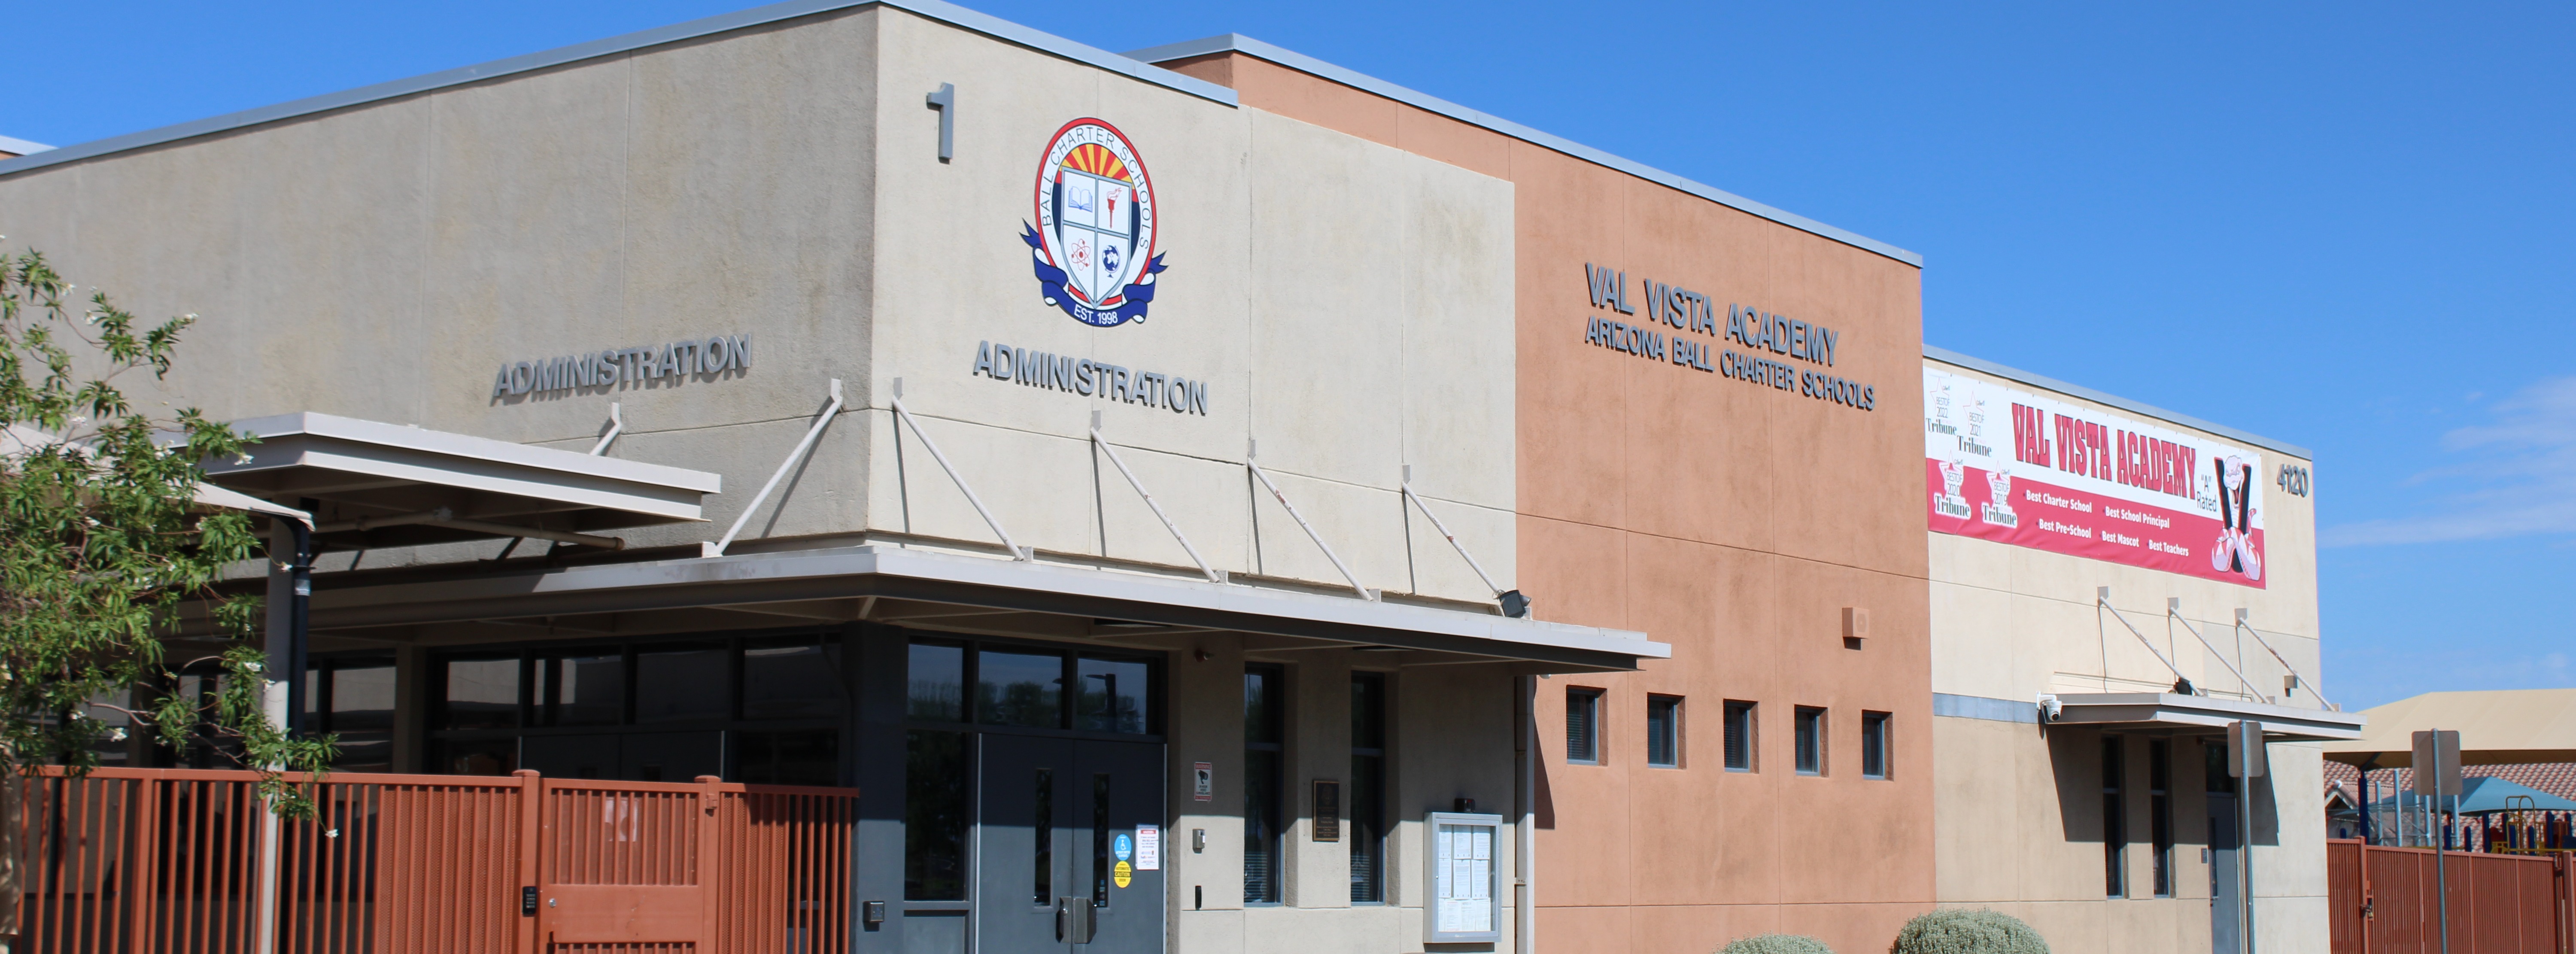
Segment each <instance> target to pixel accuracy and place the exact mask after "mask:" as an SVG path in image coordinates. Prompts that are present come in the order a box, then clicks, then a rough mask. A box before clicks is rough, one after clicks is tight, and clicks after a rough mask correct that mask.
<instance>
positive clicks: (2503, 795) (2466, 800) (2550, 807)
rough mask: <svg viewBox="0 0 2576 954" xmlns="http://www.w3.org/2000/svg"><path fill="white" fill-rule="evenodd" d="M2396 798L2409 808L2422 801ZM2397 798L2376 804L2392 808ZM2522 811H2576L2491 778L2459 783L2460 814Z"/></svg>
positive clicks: (2569, 805)
mask: <svg viewBox="0 0 2576 954" xmlns="http://www.w3.org/2000/svg"><path fill="white" fill-rule="evenodd" d="M2399 795H2404V797H2405V799H2406V804H2407V805H2408V806H2409V807H2413V806H2415V805H2417V804H2419V803H2421V802H2422V801H2423V798H2422V797H2421V796H2417V795H2414V794H2411V793H2405V792H2401V793H2399ZM2399 795H2390V796H2388V797H2386V798H2383V799H2380V800H2379V803H2378V804H2379V807H2380V808H2381V809H2382V810H2386V809H2389V808H2393V807H2395V806H2396V805H2397V800H2398V797H2399ZM2521 799H2529V801H2521ZM2525 809H2530V810H2534V811H2544V812H2576V802H2571V801H2568V800H2566V799H2564V798H2560V797H2558V796H2556V795H2552V794H2549V793H2548V792H2544V791H2541V790H2539V789H2536V788H2533V787H2531V786H2529V785H2524V784H2521V783H2518V782H2512V781H2508V780H2505V779H2500V778H2496V777H2494V776H2492V775H2472V776H2470V777H2468V778H2464V779H2461V780H2460V813H2461V814H2464V815H2477V814H2483V813H2486V812H2510V811H2521V810H2525Z"/></svg>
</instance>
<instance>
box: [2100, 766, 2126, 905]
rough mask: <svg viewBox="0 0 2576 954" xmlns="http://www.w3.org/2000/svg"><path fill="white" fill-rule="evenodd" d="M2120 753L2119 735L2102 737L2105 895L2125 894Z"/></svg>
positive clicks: (2121, 895) (2103, 873) (2124, 819)
mask: <svg viewBox="0 0 2576 954" xmlns="http://www.w3.org/2000/svg"><path fill="white" fill-rule="evenodd" d="M2122 759H2123V752H2122V751H2121V746H2120V737H2119V736H2116V735H2106V736H2103V737H2102V893H2103V895H2104V896H2106V897H2113V898H2118V897H2125V896H2126V895H2127V894H2128V888H2129V881H2128V878H2126V877H2125V875H2126V874H2127V872H2125V871H2124V870H2122V869H2124V868H2126V867H2127V864H2126V862H2127V861H2128V853H2129V831H2128V826H2127V825H2125V824H2123V823H2124V822H2126V821H2127V806H2126V805H2125V804H2124V800H2123V799H2122V798H2121V794H2122V793H2121V791H2120V785H2121V782H2122V781H2123V778H2122V772H2121V769H2122V768H2123V765H2122V764H2121V763H2122Z"/></svg>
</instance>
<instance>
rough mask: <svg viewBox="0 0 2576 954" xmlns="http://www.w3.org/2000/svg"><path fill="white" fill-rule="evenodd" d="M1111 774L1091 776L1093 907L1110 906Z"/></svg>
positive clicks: (1111, 863) (1112, 862)
mask: <svg viewBox="0 0 2576 954" xmlns="http://www.w3.org/2000/svg"><path fill="white" fill-rule="evenodd" d="M1114 864H1116V862H1114V861H1111V860H1110V858H1109V773H1107V772H1101V773H1098V774H1095V775H1093V776H1091V906H1092V907H1095V908H1105V907H1108V906H1109V874H1110V871H1109V869H1110V866H1111V865H1114Z"/></svg>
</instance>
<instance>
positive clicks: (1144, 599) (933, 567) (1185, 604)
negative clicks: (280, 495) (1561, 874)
mask: <svg viewBox="0 0 2576 954" xmlns="http://www.w3.org/2000/svg"><path fill="white" fill-rule="evenodd" d="M896 606H901V607H904V608H905V609H904V610H903V611H902V612H899V613H898V612H892V611H890V609H889V608H890V607H896ZM923 607H934V608H935V609H931V610H925V609H923ZM692 609H709V610H738V611H742V612H747V613H753V614H772V615H775V616H801V617H803V618H807V619H812V620H817V621H822V620H834V619H838V620H843V621H857V620H873V621H880V622H892V623H898V624H905V625H923V621H930V622H928V625H930V626H932V627H943V626H945V627H956V628H983V630H984V631H1008V630H1003V629H997V628H995V627H1000V626H1004V625H1011V626H1017V627H1020V631H1022V632H1024V633H1026V634H1027V635H1033V636H1042V637H1058V638H1075V639H1091V640H1128V641H1136V640H1144V641H1148V642H1150V641H1152V640H1154V639H1157V638H1162V637H1178V636H1185V635H1187V634H1193V633H1204V632H1231V633H1243V634H1250V635H1252V636H1256V637H1264V638H1263V639H1260V640H1258V641H1257V643H1256V645H1255V647H1254V648H1268V649H1282V650H1285V649H1296V648H1329V647H1352V648H1368V649H1372V650H1376V651H1385V652H1392V653H1413V654H1415V657H1416V658H1421V659H1429V658H1431V657H1435V656H1436V657H1438V658H1439V659H1440V660H1441V661H1446V662H1480V661H1491V662H1504V661H1508V662H1518V663H1524V664H1529V665H1525V666H1523V667H1522V668H1523V669H1524V670H1525V671H1528V672H1576V671H1599V670H1627V669H1634V668H1636V667H1637V662H1638V660H1641V659H1668V658H1671V656H1672V647H1671V646H1670V645H1667V644H1664V643H1659V642H1654V641H1651V640H1649V639H1647V638H1646V637H1645V634H1642V633H1635V632H1628V631H1624V630H1613V629H1605V628H1601V627H1596V626H1578V625H1574V624H1570V623H1550V622H1541V621H1538V620H1533V619H1514V618H1511V617H1505V616H1499V615H1494V614H1493V613H1491V612H1490V611H1488V612H1476V611H1471V610H1466V609H1448V608H1442V607H1437V606H1420V605H1409V604H1404V603H1395V602H1383V601H1371V600H1361V599H1353V598H1351V597H1348V596H1339V595H1327V594H1323V593H1313V592H1305V591H1300V590H1290V589H1273V588H1267V587H1257V586H1246V585H1242V584H1239V583H1211V582H1208V581H1206V580H1203V579H1198V578H1195V577H1189V578H1181V577H1170V576H1159V575H1153V574H1146V573H1131V572H1123V571H1117V570H1107V569H1100V568H1093V567H1080V566H1065V565H1056V564H1048V563H1042V562H1031V561H1020V560H1000V559H992V558H987V557H977V556H966V555H960V554H953V553H940V552H934V551H929V550H921V549H911V548H905V547H897V546H891V545H886V544H868V545H862V546H853V547H839V548H833V549H824V550H807V551H795V552H786V553H757V554H743V555H736V556H725V557H716V558H712V559H707V558H692V559H680V560H664V561H655V562H635V563H605V564H587V565H585V564H575V565H571V566H564V567H556V568H550V569H542V570H526V571H516V572H494V573H487V574H480V575H476V576H470V577H463V578H451V579H444V580H421V581H417V582H395V583H384V584H378V585H349V586H332V585H328V583H327V581H325V585H322V586H317V587H316V588H315V592H314V594H313V602H312V610H311V612H312V624H313V629H314V631H315V632H317V633H324V632H331V631H338V632H344V633H345V632H352V631H365V630H368V629H370V628H380V627H431V626H437V625H439V624H445V623H475V622H495V621H512V620H534V619H543V620H548V621H552V622H554V623H567V624H569V626H568V629H570V630H573V631H588V632H612V631H616V630H615V628H614V618H615V617H616V616H617V614H628V618H634V617H635V616H637V615H641V616H643V617H646V618H648V619H654V620H660V619H662V618H666V617H669V616H671V612H672V611H681V610H692ZM964 620H973V622H971V623H966V622H960V621H964ZM773 623H774V620H773ZM1390 661H1402V660H1399V659H1395V658H1393V657H1390Z"/></svg>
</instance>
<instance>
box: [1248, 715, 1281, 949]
mask: <svg viewBox="0 0 2576 954" xmlns="http://www.w3.org/2000/svg"><path fill="white" fill-rule="evenodd" d="M1283 677H1284V673H1282V671H1281V670H1280V668H1279V667H1277V666H1268V665H1252V666H1245V667H1244V669H1243V750H1244V751H1243V901H1244V903H1245V904H1275V903H1277V902H1278V901H1279V851H1280V830H1279V827H1280V826H1279V802H1280V789H1281V786H1282V785H1283V784H1284V782H1283V781H1282V780H1281V778H1280V774H1279V753H1280V750H1281V748H1282V746H1281V740H1282V739H1283V737H1284V735H1283V733H1282V732H1281V729H1282V726H1281V725H1280V722H1281V719H1282V715H1283V712H1282V710H1283V708H1284V707H1283V706H1282V705H1281V702H1282V701H1283V700H1282V699H1281V698H1280V697H1281V694H1282V693H1283V692H1284V691H1285V690H1286V688H1287V687H1286V686H1284V685H1282V683H1283V682H1285V679H1284V678H1283Z"/></svg>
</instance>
